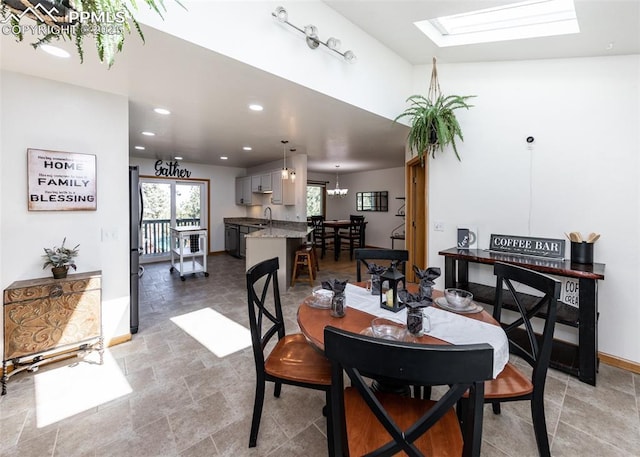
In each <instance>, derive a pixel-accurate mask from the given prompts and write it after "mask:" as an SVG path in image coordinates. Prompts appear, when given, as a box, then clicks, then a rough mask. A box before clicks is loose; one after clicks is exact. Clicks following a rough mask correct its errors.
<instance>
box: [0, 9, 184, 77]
mask: <svg viewBox="0 0 640 457" xmlns="http://www.w3.org/2000/svg"><path fill="white" fill-rule="evenodd" d="M143 1H144V3H146V4H147V5H148V6H149V7H150V8H151V9H153V10H154V11H155V12H156V13H158V14H159V15H160V16H162V13H161V10H162V11H165V10H166V9H165V7H164V3H163V0H143ZM176 1H178V0H176ZM178 3H179V2H178ZM135 10H137V6H136V2H135V0H0V17H1V18H2V23H10V25H11V27H10V30H11V33H12V34H13V35H14V37H15V38H16V40H18V41H22V40H23V39H24V32H28V33H34V31H33V29H32V28H30V27H24V26H23V24H22V22H23V20H24V18H28V19H31V20H33V21H35V22H36V24H37V26H38V28H37V33H38V34H37V35H36V36H37V37H38V38H37V39H36V41H34V42H33V43H31V46H33V47H34V48H38V47H39V46H41V45H43V44H48V43H50V42H51V41H52V40H59V39H63V40H69V41H73V42H74V43H75V45H76V50H77V52H78V55H79V57H80V62H83V61H84V50H83V44H84V43H83V40H84V38H85V37H87V36H90V37H92V38H93V39H94V40H95V43H96V48H97V50H98V58H99V59H100V62H106V63H107V65H108V66H109V68H111V66H112V65H113V62H114V58H115V55H116V53H118V52H120V51H122V46H123V45H124V38H125V35H129V34H131V24H133V27H134V28H135V29H136V31H137V33H138V35H139V36H140V38H141V39H142V41H143V42H144V35H143V34H142V30H141V29H140V25H139V24H138V22H137V21H136V19H135V17H134V16H133V12H134V11H135Z"/></svg>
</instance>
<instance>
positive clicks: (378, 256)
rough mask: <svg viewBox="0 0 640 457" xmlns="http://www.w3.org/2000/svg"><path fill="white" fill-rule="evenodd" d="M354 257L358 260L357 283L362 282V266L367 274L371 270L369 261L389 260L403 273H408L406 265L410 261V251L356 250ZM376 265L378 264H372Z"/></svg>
mask: <svg viewBox="0 0 640 457" xmlns="http://www.w3.org/2000/svg"><path fill="white" fill-rule="evenodd" d="M353 255H354V257H355V259H356V281H357V282H360V281H362V265H364V270H365V273H366V272H367V270H368V268H369V263H370V262H369V260H389V263H388V265H389V266H390V265H391V262H394V263H395V264H396V268H397V269H398V270H399V271H400V272H401V273H402V274H405V272H406V263H407V261H408V260H409V251H407V250H404V249H354V251H353ZM371 263H376V262H371Z"/></svg>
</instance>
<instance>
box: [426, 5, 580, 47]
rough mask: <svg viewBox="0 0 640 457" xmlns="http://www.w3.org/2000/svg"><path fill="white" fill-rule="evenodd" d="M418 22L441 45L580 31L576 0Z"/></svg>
mask: <svg viewBox="0 0 640 457" xmlns="http://www.w3.org/2000/svg"><path fill="white" fill-rule="evenodd" d="M414 24H415V25H416V26H417V27H418V28H419V29H420V30H421V31H422V32H423V33H424V34H425V35H427V36H428V37H429V38H430V39H431V40H432V41H433V42H434V43H435V44H436V45H438V46H439V47H441V48H442V47H448V46H460V45H464V44H474V43H490V42H494V41H508V40H518V39H522V38H536V37H545V36H554V35H568V34H571V33H579V32H580V27H579V26H578V20H577V18H576V11H575V7H574V4H573V0H529V1H526V2H519V3H512V4H509V5H503V6H499V7H496V8H487V9H483V10H477V11H470V12H468V13H462V14H455V15H453V16H443V17H438V18H434V19H427V20H423V21H418V22H414Z"/></svg>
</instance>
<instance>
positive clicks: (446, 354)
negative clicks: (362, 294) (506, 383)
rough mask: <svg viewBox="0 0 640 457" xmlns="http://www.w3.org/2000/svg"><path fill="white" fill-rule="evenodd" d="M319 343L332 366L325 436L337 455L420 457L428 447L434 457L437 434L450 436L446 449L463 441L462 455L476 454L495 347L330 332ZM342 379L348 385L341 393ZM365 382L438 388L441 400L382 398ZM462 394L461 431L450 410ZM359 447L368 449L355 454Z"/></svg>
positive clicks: (339, 330) (328, 328)
mask: <svg viewBox="0 0 640 457" xmlns="http://www.w3.org/2000/svg"><path fill="white" fill-rule="evenodd" d="M324 343H325V354H326V356H327V358H328V359H329V360H330V361H331V376H332V378H331V408H330V409H331V413H332V415H333V416H332V424H333V429H332V430H331V431H330V433H332V435H331V436H332V437H333V440H334V441H333V442H334V446H335V448H334V450H335V452H334V454H335V455H336V456H347V455H350V453H351V455H354V456H355V455H363V454H364V453H367V455H370V456H377V455H385V456H386V455H395V454H396V453H397V452H400V451H404V452H405V453H406V454H407V455H409V456H422V455H425V453H424V452H426V449H425V447H426V448H427V449H429V448H430V449H429V450H430V451H431V452H433V454H434V455H438V454H439V452H438V449H437V446H438V442H439V439H438V437H439V435H440V434H442V433H444V434H446V435H447V437H446V440H445V442H444V443H442V444H443V446H453V442H452V439H451V437H457V439H455V440H453V441H455V442H456V443H458V444H459V446H460V447H462V446H463V444H462V442H464V450H463V452H462V455H464V456H478V455H479V454H480V443H481V432H482V413H483V408H482V404H483V389H484V381H485V380H487V379H491V377H492V367H493V348H492V347H491V346H490V345H489V344H486V343H484V344H474V345H426V344H417V343H406V342H400V341H389V340H383V339H379V338H373V337H369V336H365V335H361V334H355V333H350V332H347V331H345V330H341V329H337V328H335V327H331V326H328V327H326V328H325V330H324ZM344 373H346V374H347V376H348V378H349V380H350V383H351V387H348V388H347V389H346V390H345V388H344ZM368 378H375V379H379V380H384V381H385V382H392V383H398V384H424V385H437V386H443V388H445V389H446V393H444V395H442V397H440V399H439V400H438V401H431V400H422V399H417V398H407V397H403V396H400V395H397V394H380V393H376V392H374V390H373V389H374V388H372V386H371V383H370V380H369V379H368ZM467 391H468V392H469V408H467V409H466V410H465V413H466V416H465V417H463V418H462V422H461V423H462V424H463V426H462V430H460V428H459V427H460V425H459V422H458V419H457V418H456V415H455V412H454V411H453V406H454V405H455V404H456V402H457V401H458V399H460V398H461V397H462V395H464V394H465V392H467ZM365 405H366V406H365ZM354 414H357V416H358V417H353V415H354ZM443 418H444V419H443ZM452 418H453V419H452ZM352 419H353V420H352ZM376 419H377V420H376ZM414 420H415V422H414ZM441 420H442V422H441V423H440V425H437V424H438V422H439V421H441ZM445 424H446V426H445ZM425 433H428V434H429V437H428V438H425V436H424V435H425ZM449 434H450V435H449ZM440 438H444V437H440ZM460 438H462V441H461V440H460ZM360 445H362V446H364V447H365V448H366V449H360V448H358V449H355V448H357V447H358V446H360ZM349 448H351V450H349ZM434 448H435V449H434ZM363 451H366V452H363ZM449 451H451V450H450V449H449ZM440 453H442V449H440ZM429 455H431V454H429ZM451 455H453V453H452V454H451Z"/></svg>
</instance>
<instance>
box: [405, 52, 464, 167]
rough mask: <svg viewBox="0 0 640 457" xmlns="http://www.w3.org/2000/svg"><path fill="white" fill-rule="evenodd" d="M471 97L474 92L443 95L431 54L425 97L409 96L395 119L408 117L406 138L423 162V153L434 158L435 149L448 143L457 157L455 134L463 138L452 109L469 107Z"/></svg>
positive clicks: (439, 148)
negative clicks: (408, 127)
mask: <svg viewBox="0 0 640 457" xmlns="http://www.w3.org/2000/svg"><path fill="white" fill-rule="evenodd" d="M472 97H475V95H462V96H461V95H442V93H441V91H440V84H439V82H438V71H437V69H436V59H435V57H434V58H433V69H432V71H431V83H430V84H429V93H428V96H427V97H425V96H423V95H412V96H411V97H409V98H408V99H407V102H409V103H410V106H409V107H408V108H407V109H406V110H405V111H404V112H403V113H402V114H400V115H399V116H397V117H396V118H395V119H394V121H396V122H397V121H398V120H399V119H401V118H403V117H408V118H410V120H411V126H410V130H409V135H408V137H407V139H408V141H409V146H410V147H411V150H412V151H413V152H416V153H417V154H418V157H420V159H421V160H422V161H423V162H424V154H427V155H431V157H434V158H435V154H436V151H437V150H440V151H444V148H445V147H446V146H448V145H451V146H452V147H453V152H455V154H456V157H457V158H458V160H460V155H459V154H458V148H457V147H456V137H457V138H460V140H462V141H464V138H463V136H462V130H461V129H460V124H459V123H458V120H457V119H456V115H455V110H457V109H460V108H466V109H469V108H471V107H472V106H473V105H469V104H468V103H467V100H468V99H470V98H472Z"/></svg>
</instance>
